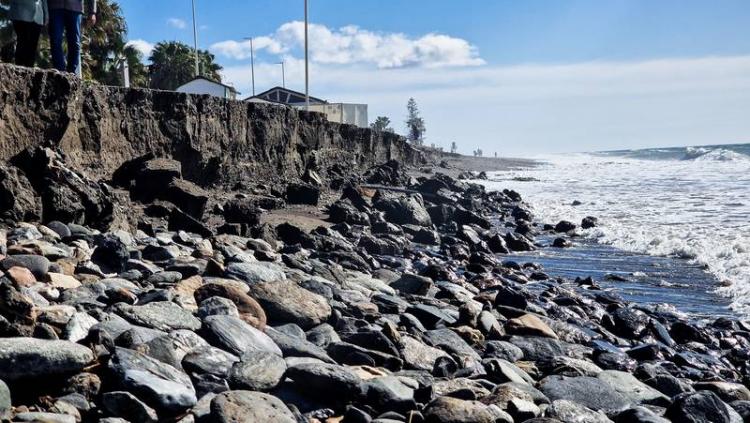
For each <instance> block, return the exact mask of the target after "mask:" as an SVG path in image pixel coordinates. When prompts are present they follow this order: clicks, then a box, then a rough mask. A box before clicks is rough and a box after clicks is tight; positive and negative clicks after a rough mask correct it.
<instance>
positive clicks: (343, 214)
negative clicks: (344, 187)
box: [328, 199, 370, 226]
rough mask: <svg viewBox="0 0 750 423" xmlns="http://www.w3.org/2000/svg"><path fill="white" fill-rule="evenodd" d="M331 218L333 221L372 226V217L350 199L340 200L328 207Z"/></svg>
mask: <svg viewBox="0 0 750 423" xmlns="http://www.w3.org/2000/svg"><path fill="white" fill-rule="evenodd" d="M328 215H329V220H330V221H331V222H333V223H348V224H350V225H364V226H370V217H369V216H368V215H367V213H364V212H361V211H359V210H358V209H357V208H356V207H355V206H354V204H352V202H351V201H350V200H347V199H344V200H339V201H337V202H335V203H333V204H331V205H330V206H329V207H328Z"/></svg>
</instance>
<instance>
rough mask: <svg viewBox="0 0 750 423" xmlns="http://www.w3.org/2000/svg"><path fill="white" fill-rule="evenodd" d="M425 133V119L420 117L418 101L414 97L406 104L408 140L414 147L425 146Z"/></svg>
mask: <svg viewBox="0 0 750 423" xmlns="http://www.w3.org/2000/svg"><path fill="white" fill-rule="evenodd" d="M425 132H426V129H425V125H424V119H422V117H421V116H420V115H419V107H417V101H416V100H414V98H413V97H412V98H410V99H409V102H408V103H406V138H407V139H408V140H409V141H411V142H412V144H414V145H423V144H424V133H425Z"/></svg>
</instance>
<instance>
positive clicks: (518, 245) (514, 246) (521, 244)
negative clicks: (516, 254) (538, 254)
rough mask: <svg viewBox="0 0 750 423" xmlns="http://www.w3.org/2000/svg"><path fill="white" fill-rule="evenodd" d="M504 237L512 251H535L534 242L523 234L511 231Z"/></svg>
mask: <svg viewBox="0 0 750 423" xmlns="http://www.w3.org/2000/svg"><path fill="white" fill-rule="evenodd" d="M503 239H504V240H505V244H506V245H507V246H508V249H510V250H511V251H533V250H534V249H535V248H534V244H532V242H531V241H529V239H528V238H526V237H525V236H523V235H521V234H514V233H511V232H509V233H507V234H506V235H505V238H503Z"/></svg>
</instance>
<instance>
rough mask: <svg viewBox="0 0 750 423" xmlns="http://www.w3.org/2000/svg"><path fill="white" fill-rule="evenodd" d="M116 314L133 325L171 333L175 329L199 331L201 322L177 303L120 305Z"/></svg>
mask: <svg viewBox="0 0 750 423" xmlns="http://www.w3.org/2000/svg"><path fill="white" fill-rule="evenodd" d="M115 312H116V313H117V314H119V315H120V316H122V317H124V318H125V319H127V320H129V321H130V322H132V323H133V324H136V325H140V326H145V327H148V328H152V329H156V330H161V331H170V330H174V329H190V330H197V329H199V328H200V327H201V321H200V320H198V319H197V318H195V317H194V316H193V315H192V314H191V313H190V312H188V311H186V310H185V309H183V308H182V307H180V306H178V305H177V304H175V303H172V302H168V301H159V302H153V303H148V304H145V305H142V306H138V305H136V306H131V305H127V304H118V305H117V306H116V309H115Z"/></svg>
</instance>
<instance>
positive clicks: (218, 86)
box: [175, 76, 239, 100]
mask: <svg viewBox="0 0 750 423" xmlns="http://www.w3.org/2000/svg"><path fill="white" fill-rule="evenodd" d="M175 91H177V92H180V93H187V94H208V95H213V96H216V97H221V98H226V99H229V100H236V99H237V94H239V93H238V92H237V90H235V89H234V87H232V86H229V85H226V84H222V83H221V82H219V81H214V80H213V79H209V78H206V77H205V76H198V77H196V78H195V79H193V80H192V81H190V82H188V83H186V84H183V85H180V86H179V87H177V89H176V90H175Z"/></svg>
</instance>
